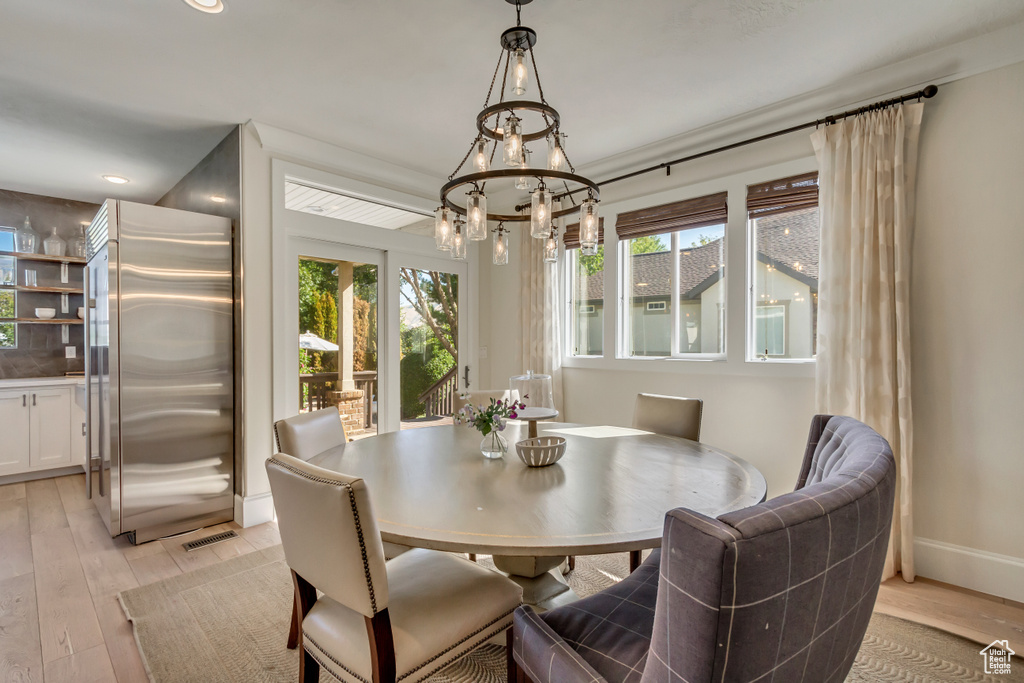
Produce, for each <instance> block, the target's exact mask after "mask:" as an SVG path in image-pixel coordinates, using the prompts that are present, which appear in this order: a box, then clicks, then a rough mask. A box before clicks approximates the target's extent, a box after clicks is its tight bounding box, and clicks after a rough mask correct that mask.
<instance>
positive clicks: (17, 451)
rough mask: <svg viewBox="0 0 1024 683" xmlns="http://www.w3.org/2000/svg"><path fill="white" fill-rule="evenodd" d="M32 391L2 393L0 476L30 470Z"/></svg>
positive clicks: (0, 400)
mask: <svg viewBox="0 0 1024 683" xmlns="http://www.w3.org/2000/svg"><path fill="white" fill-rule="evenodd" d="M30 395H31V392H30V391H27V390H16V391H0V474H11V473H13V472H21V471H23V470H26V469H28V468H29V456H30V446H29V413H30V412H31V409H30V408H29V397H30Z"/></svg>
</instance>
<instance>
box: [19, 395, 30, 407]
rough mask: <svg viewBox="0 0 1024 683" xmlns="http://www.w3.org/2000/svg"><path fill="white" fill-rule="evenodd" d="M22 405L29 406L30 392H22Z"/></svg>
mask: <svg viewBox="0 0 1024 683" xmlns="http://www.w3.org/2000/svg"><path fill="white" fill-rule="evenodd" d="M21 407H22V408H26V407H28V394H22V395H21Z"/></svg>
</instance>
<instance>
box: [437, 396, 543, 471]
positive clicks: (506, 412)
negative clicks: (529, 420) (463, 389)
mask: <svg viewBox="0 0 1024 683" xmlns="http://www.w3.org/2000/svg"><path fill="white" fill-rule="evenodd" d="M460 398H462V400H464V401H467V403H466V405H464V406H463V407H462V408H461V409H460V410H459V411H458V412H456V413H455V418H454V421H455V424H465V425H467V426H469V427H472V428H474V429H476V430H477V431H479V432H480V433H481V434H483V436H484V440H483V441H482V442H481V443H480V452H481V453H483V454H484V456H485V457H488V458H500V457H501V456H502V455H504V454H505V453H506V452H507V451H508V442H507V441H505V439H504V438H503V437H502V436H501V434H500V432H502V431H504V430H505V425H506V423H507V422H508V421H509V420H514V419H516V418H517V417H519V413H518V412H517V411H519V410H522V409H523V408H525V407H526V404H525V403H523V402H522V401H512V400H509V399H503V400H500V401H499V400H497V399H493V398H492V399H491V404H490V405H489V406H482V405H480V406H474V405H473V404H472V403H469V402H468V399H469V398H470V394H461V395H460ZM523 398H529V396H524V397H523Z"/></svg>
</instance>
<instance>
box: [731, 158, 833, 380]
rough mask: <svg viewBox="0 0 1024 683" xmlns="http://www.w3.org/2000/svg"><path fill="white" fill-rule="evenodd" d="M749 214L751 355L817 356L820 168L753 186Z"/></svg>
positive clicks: (788, 357) (748, 343) (748, 326)
mask: <svg viewBox="0 0 1024 683" xmlns="http://www.w3.org/2000/svg"><path fill="white" fill-rule="evenodd" d="M747 215H748V217H749V226H750V236H751V239H750V241H749V243H750V245H751V253H750V256H749V263H750V269H749V273H750V287H749V292H750V302H749V305H748V310H749V318H748V320H747V328H748V330H749V332H748V335H747V358H748V359H751V360H753V359H761V360H774V359H779V360H811V359H813V358H814V354H815V353H816V352H817V327H818V325H817V323H818V245H819V236H820V226H819V222H818V174H817V173H805V174H802V175H797V176H791V177H789V178H780V179H778V180H773V181H770V182H767V183H761V184H758V185H751V186H749V187H748V188H747Z"/></svg>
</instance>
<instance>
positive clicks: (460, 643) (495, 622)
mask: <svg viewBox="0 0 1024 683" xmlns="http://www.w3.org/2000/svg"><path fill="white" fill-rule="evenodd" d="M518 608H519V605H516V606H515V607H513V608H512V609H510V610H509V611H507V612H505V613H504V614H502V615H501V616H499V617H496V618H494V619H492V620H491V621H489V622H487V623H486V624H484V625H483V626H481V627H480V628H478V629H477V630H475V631H473V632H472V633H470V634H469V635H468V636H466V637H465V638H463V639H462V640H460V641H459V642H457V643H453V644H451V645H449V646H448V647H446V648H445V649H444V650H441V651H440V652H438V653H437V654H436V655H434V656H433V657H431V658H430V659H428V660H427V661H425V662H423V663H422V664H420V665H419V666H417V667H414V668H413V669H412V670H411V671H409V673H407V674H404V675H402V676H399V677H398V678H397V680H399V681H400V680H402V679H405V678H408V677H409V676H412V675H413V674H414V673H416V672H417V671H419V670H420V669H422V668H423V667H425V666H426V665H427V664H430V663H431V662H433V661H434V660H436V659H439V658H441V657H444V656H445V655H446V654H448V653H449V652H451V651H452V650H454V649H455V648H457V647H459V646H460V645H462V644H463V643H465V642H466V641H467V640H470V639H472V638H474V637H475V636H477V635H479V634H480V633H481V632H483V631H486V630H487V629H489V628H490V627H492V626H494V625H495V624H497V623H498V622H499V621H502V620H503V619H507V618H508V617H509V616H511V615H512V613H513V612H515V611H516V610H517V609H518ZM503 628H504V627H503ZM502 630H503V629H498V630H497V631H495V632H494V633H492V634H489V635H488V636H487V637H488V638H490V637H491V636H492V635H494V634H496V633H499V632H501V631H502ZM455 659H458V657H456V658H455ZM451 661H454V659H453V660H450V661H448V662H445V663H444V664H442V665H441V666H440V667H438V668H436V669H434V670H433V671H431V672H430V673H429V674H427V676H431V675H433V674H434V673H436V672H437V671H440V670H441V669H443V668H444V667H446V666H448V664H450V663H451Z"/></svg>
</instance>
